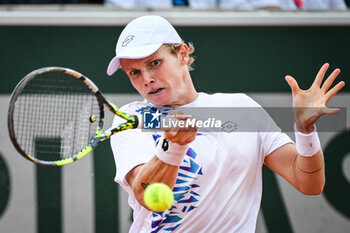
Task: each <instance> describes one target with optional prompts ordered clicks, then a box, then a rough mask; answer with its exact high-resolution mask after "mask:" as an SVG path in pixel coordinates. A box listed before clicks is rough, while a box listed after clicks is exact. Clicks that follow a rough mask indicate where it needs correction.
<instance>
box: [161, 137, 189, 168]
mask: <svg viewBox="0 0 350 233" xmlns="http://www.w3.org/2000/svg"><path fill="white" fill-rule="evenodd" d="M189 146H190V145H189V144H186V145H183V146H182V145H179V144H177V143H173V142H171V141H169V140H166V139H165V138H164V137H161V138H160V139H159V142H158V145H157V147H156V150H155V154H156V156H157V157H158V158H159V159H160V160H161V161H163V162H164V163H167V164H170V165H173V166H180V165H181V163H182V161H183V159H184V157H185V154H186V152H187V150H188V148H189Z"/></svg>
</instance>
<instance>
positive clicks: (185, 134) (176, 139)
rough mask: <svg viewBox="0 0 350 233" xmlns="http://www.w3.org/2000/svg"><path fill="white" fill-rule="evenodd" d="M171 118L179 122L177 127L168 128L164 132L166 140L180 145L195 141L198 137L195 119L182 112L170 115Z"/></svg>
mask: <svg viewBox="0 0 350 233" xmlns="http://www.w3.org/2000/svg"><path fill="white" fill-rule="evenodd" d="M168 116H171V118H172V119H173V120H174V119H175V121H176V122H177V123H176V126H175V125H173V126H172V127H170V128H168V129H167V130H166V131H165V132H164V138H165V139H167V140H169V141H171V142H173V143H177V144H179V145H186V144H188V143H191V142H192V141H194V140H195V138H196V135H197V126H196V124H195V121H196V120H195V119H194V118H192V117H189V116H186V115H184V114H183V113H182V112H180V111H177V112H174V113H172V114H169V115H168Z"/></svg>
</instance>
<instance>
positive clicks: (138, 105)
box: [120, 100, 150, 114]
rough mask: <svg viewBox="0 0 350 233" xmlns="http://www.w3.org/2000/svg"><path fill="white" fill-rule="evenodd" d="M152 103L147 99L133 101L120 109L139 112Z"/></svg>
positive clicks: (132, 112) (131, 112)
mask: <svg viewBox="0 0 350 233" xmlns="http://www.w3.org/2000/svg"><path fill="white" fill-rule="evenodd" d="M149 107H150V105H149V103H148V102H147V101H145V100H144V101H133V102H131V103H128V104H125V105H123V106H122V107H121V108H120V110H122V111H125V112H127V113H130V114H139V113H140V112H142V110H143V109H145V108H149Z"/></svg>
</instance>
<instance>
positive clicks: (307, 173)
mask: <svg viewBox="0 0 350 233" xmlns="http://www.w3.org/2000/svg"><path fill="white" fill-rule="evenodd" d="M328 67H329V64H327V63H326V64H324V65H323V66H322V67H321V69H320V71H319V72H318V74H317V76H316V78H315V80H314V83H313V84H312V86H311V87H310V88H309V89H308V90H301V89H300V88H299V86H298V83H297V82H296V81H295V79H294V78H293V77H291V76H286V81H287V82H288V84H289V86H290V87H291V89H292V95H293V108H294V119H295V125H296V130H297V131H299V132H300V133H302V134H304V135H305V134H310V133H311V132H312V131H313V130H314V128H315V123H316V121H317V120H318V119H319V118H320V117H321V116H322V115H325V114H336V113H338V112H339V111H340V110H339V109H338V108H327V107H326V104H327V102H328V101H329V100H330V99H331V98H332V97H333V96H334V95H335V94H336V93H337V92H338V91H339V90H340V89H341V88H343V87H344V85H345V83H344V82H343V81H341V82H339V83H338V84H337V85H335V86H334V87H333V88H332V89H330V90H329V88H330V87H331V85H332V83H333V82H334V80H335V78H336V77H337V76H338V75H339V73H340V70H339V69H335V70H334V71H333V72H332V74H331V75H330V76H329V77H328V78H327V79H326V81H325V82H324V84H323V85H322V87H321V83H322V80H323V77H324V75H325V73H326V71H327V69H328ZM316 133H317V132H316ZM302 140H304V139H302ZM307 156H308V157H306V156H305V155H301V154H300V151H299V152H298V150H297V149H296V146H295V145H293V144H286V145H284V146H282V147H280V148H278V149H277V150H275V151H273V152H272V153H271V154H269V155H268V156H266V158H265V164H266V165H267V166H268V167H269V168H270V169H271V170H272V171H274V172H276V173H278V174H279V175H281V176H282V177H284V178H285V179H286V180H287V181H288V182H289V183H291V184H292V185H293V186H294V187H295V188H296V189H297V190H299V191H300V192H302V193H304V194H308V195H317V194H320V193H322V191H323V187H324V183H325V171H324V161H323V153H322V149H321V148H319V150H317V151H316V152H315V153H313V154H308V155H307Z"/></svg>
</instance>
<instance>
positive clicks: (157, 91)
mask: <svg viewBox="0 0 350 233" xmlns="http://www.w3.org/2000/svg"><path fill="white" fill-rule="evenodd" d="M162 90H164V88H158V89H156V90H154V91H151V92H148V94H149V95H153V94H157V93H159V92H161V91H162Z"/></svg>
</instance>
